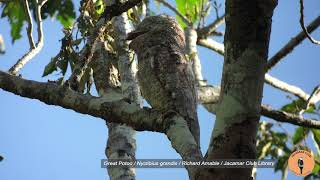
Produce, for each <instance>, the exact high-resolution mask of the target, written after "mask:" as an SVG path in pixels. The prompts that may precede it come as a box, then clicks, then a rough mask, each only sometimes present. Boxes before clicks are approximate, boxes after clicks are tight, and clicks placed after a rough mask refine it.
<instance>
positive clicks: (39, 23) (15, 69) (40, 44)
mask: <svg viewBox="0 0 320 180" xmlns="http://www.w3.org/2000/svg"><path fill="white" fill-rule="evenodd" d="M46 2H47V1H46V0H45V1H42V3H41V4H39V2H38V0H36V20H37V26H38V28H37V31H38V43H37V44H36V46H35V47H31V48H30V50H29V52H27V53H26V54H25V55H23V56H22V57H21V58H20V59H19V60H18V61H17V62H16V64H15V65H13V66H12V67H11V68H10V69H9V73H10V74H13V75H17V74H18V72H19V70H20V69H21V68H22V67H23V66H24V65H25V64H27V63H28V62H29V61H30V60H31V59H32V58H33V57H34V56H35V55H37V54H38V53H39V52H40V50H41V49H42V47H43V32H42V18H41V8H42V6H43V5H44V4H45V3H46ZM26 3H28V2H26ZM28 21H29V26H30V23H31V21H30V20H28ZM30 34H31V33H30V32H29V30H28V36H29V42H30ZM31 38H32V36H31ZM31 43H32V42H31Z"/></svg>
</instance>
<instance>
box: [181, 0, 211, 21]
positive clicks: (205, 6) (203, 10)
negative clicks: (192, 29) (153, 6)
mask: <svg viewBox="0 0 320 180" xmlns="http://www.w3.org/2000/svg"><path fill="white" fill-rule="evenodd" d="M175 2H176V5H177V9H178V10H179V12H180V13H182V14H183V15H184V16H185V17H186V18H187V19H188V20H189V21H190V22H191V23H192V24H196V23H197V22H200V21H201V19H203V18H204V17H206V16H207V15H208V14H209V12H210V10H211V5H210V3H209V1H208V0H176V1H175ZM177 19H178V22H179V23H180V25H181V26H182V27H186V24H185V23H184V22H183V21H182V20H181V18H180V17H179V16H177Z"/></svg>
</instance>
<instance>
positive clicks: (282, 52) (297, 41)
mask: <svg viewBox="0 0 320 180" xmlns="http://www.w3.org/2000/svg"><path fill="white" fill-rule="evenodd" d="M319 26H320V16H318V17H317V18H316V19H315V20H313V21H312V22H311V23H310V24H309V25H308V26H307V31H308V32H310V33H312V32H313V31H314V30H315V29H317V27H319ZM306 37H307V36H306V33H305V32H304V31H301V32H300V33H299V34H297V35H296V36H295V37H293V38H292V39H291V40H290V41H289V42H288V43H287V44H286V45H285V46H283V47H282V48H281V49H280V50H279V51H278V52H277V53H276V54H275V55H273V56H272V57H271V58H270V59H269V61H268V64H267V70H268V71H269V70H270V69H272V68H273V67H274V66H275V65H276V64H277V63H278V62H280V60H281V59H282V58H284V57H285V56H287V55H288V54H289V53H291V52H292V50H293V49H294V48H295V47H296V46H297V45H299V44H300V43H301V42H302V41H303V40H304V39H305V38H306Z"/></svg>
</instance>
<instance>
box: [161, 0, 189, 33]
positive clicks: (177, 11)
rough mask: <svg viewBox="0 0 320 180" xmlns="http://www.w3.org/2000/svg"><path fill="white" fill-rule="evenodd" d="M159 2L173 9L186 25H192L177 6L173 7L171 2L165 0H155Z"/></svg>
mask: <svg viewBox="0 0 320 180" xmlns="http://www.w3.org/2000/svg"><path fill="white" fill-rule="evenodd" d="M155 1H157V2H159V3H162V4H163V5H164V6H166V7H167V8H169V9H170V10H171V11H173V12H174V13H176V15H177V16H179V17H180V18H181V20H182V21H183V22H184V23H186V25H187V26H190V27H191V26H192V23H191V22H190V21H189V20H188V18H187V17H185V16H184V15H183V14H182V13H181V12H180V11H179V10H178V9H177V8H175V7H173V6H172V5H171V4H169V3H167V2H166V1H165V0H155Z"/></svg>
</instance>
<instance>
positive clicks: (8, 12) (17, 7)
mask: <svg viewBox="0 0 320 180" xmlns="http://www.w3.org/2000/svg"><path fill="white" fill-rule="evenodd" d="M24 12H25V11H24V8H23V6H22V5H21V3H20V1H19V0H12V1H10V2H6V3H4V8H3V11H2V14H1V18H4V17H7V18H8V20H9V23H10V27H11V31H10V33H11V37H12V43H14V42H15V41H16V40H18V39H20V38H21V29H22V26H23V22H24V21H25V19H26V17H25V13H24Z"/></svg>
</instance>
